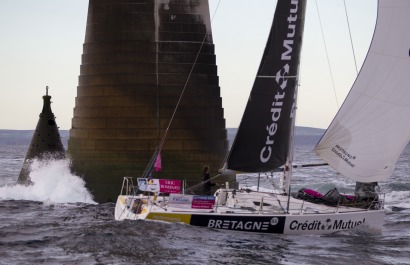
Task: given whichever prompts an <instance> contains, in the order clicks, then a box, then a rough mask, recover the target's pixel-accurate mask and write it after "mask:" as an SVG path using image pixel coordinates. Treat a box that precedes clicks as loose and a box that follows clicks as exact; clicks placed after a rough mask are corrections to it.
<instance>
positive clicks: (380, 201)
mask: <svg viewBox="0 0 410 265" xmlns="http://www.w3.org/2000/svg"><path fill="white" fill-rule="evenodd" d="M385 196H386V194H385V193H380V192H378V193H377V196H376V197H374V198H369V199H368V200H362V201H353V202H349V203H346V202H344V201H343V200H341V198H339V200H338V202H337V204H335V205H329V206H333V207H334V209H332V208H328V209H327V210H329V209H332V210H330V211H329V212H334V213H338V212H343V211H346V210H349V211H350V210H351V208H360V209H367V210H381V209H384V203H385ZM305 202H306V201H305V200H302V203H301V204H299V203H297V206H296V205H293V206H294V207H292V204H294V203H292V202H290V208H289V212H292V213H294V214H305V213H312V212H313V213H324V212H325V211H326V212H328V211H327V210H323V209H320V208H319V207H318V208H314V207H312V206H307V205H306V204H305ZM313 204H317V205H326V204H325V203H318V202H316V203H313ZM295 206H296V207H295Z"/></svg>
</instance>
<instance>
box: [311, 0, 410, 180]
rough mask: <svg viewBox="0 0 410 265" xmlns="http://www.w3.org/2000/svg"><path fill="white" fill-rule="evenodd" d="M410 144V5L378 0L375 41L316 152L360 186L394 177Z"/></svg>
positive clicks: (407, 2)
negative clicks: (404, 150)
mask: <svg viewBox="0 0 410 265" xmlns="http://www.w3.org/2000/svg"><path fill="white" fill-rule="evenodd" d="M409 140H410V1H408V0H380V1H379V5H378V16H377V22H376V29H375V32H374V36H373V40H372V43H371V46H370V49H369V52H368V54H367V57H366V60H365V62H364V64H363V67H362V69H361V71H360V74H359V76H358V77H357V79H356V81H355V83H354V85H353V87H352V89H351V91H350V93H349V95H348V96H347V98H346V100H345V102H344V103H343V106H342V108H341V109H340V110H339V112H338V114H337V115H336V117H335V119H334V120H333V122H332V123H331V125H330V126H329V128H328V130H327V131H326V133H325V135H324V136H323V138H322V139H321V141H320V142H319V143H318V145H317V146H316V148H315V151H316V153H317V154H318V155H319V156H320V157H321V158H322V159H323V160H325V161H326V162H328V163H329V164H330V165H331V166H332V167H333V168H334V169H335V170H337V171H338V172H340V173H341V174H342V175H344V176H346V177H348V178H351V179H353V180H356V181H360V182H375V181H383V180H386V179H388V178H389V177H390V175H391V174H392V173H393V170H394V166H395V164H396V161H397V159H398V158H399V156H400V154H401V152H402V150H403V149H404V147H405V146H406V145H407V144H408V142H409Z"/></svg>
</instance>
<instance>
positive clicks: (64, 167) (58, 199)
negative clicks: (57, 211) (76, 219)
mask: <svg viewBox="0 0 410 265" xmlns="http://www.w3.org/2000/svg"><path fill="white" fill-rule="evenodd" d="M30 179H31V181H32V182H33V185H27V186H25V185H18V184H16V185H8V186H3V187H0V200H29V201H40V202H46V203H78V202H80V203H89V204H96V202H95V201H94V200H93V197H92V195H91V194H90V192H89V191H88V190H87V189H86V187H85V182H84V180H83V179H81V178H80V177H78V176H75V175H73V174H72V173H71V172H70V160H68V159H59V160H58V159H43V160H40V159H34V160H33V161H32V162H31V165H30Z"/></svg>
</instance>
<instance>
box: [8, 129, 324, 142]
mask: <svg viewBox="0 0 410 265" xmlns="http://www.w3.org/2000/svg"><path fill="white" fill-rule="evenodd" d="M59 131H60V136H61V141H62V142H63V145H64V146H65V147H67V142H68V138H69V137H70V135H69V134H70V131H69V130H59ZM236 131H237V128H227V135H228V140H229V142H230V143H232V141H233V139H234V137H235V134H236ZM324 131H325V130H324V129H317V128H311V127H302V126H296V130H295V139H296V142H295V144H296V145H315V144H316V143H317V142H318V141H319V140H320V137H322V135H323V133H324ZM33 133H34V130H8V129H0V145H29V144H30V142H31V139H32V137H33Z"/></svg>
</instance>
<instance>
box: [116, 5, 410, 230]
mask: <svg viewBox="0 0 410 265" xmlns="http://www.w3.org/2000/svg"><path fill="white" fill-rule="evenodd" d="M305 10H306V0H291V1H288V0H279V1H278V2H277V6H276V11H275V16H274V19H273V23H272V27H271V31H270V34H269V37H268V40H267V44H266V48H265V51H264V53H263V57H262V60H261V63H260V67H259V70H258V72H257V76H256V79H255V82H254V85H253V87H252V90H251V94H250V97H249V100H248V102H247V106H246V108H245V111H244V115H243V118H242V121H241V124H240V126H239V128H238V132H237V135H236V137H235V140H234V143H233V145H232V148H231V150H230V153H229V155H228V157H227V159H226V161H225V163H224V164H225V167H224V168H225V169H226V170H231V171H235V172H248V173H255V172H272V171H276V170H278V169H282V170H283V179H282V184H283V185H282V189H281V190H280V191H279V192H275V193H274V192H262V191H253V190H249V189H236V188H230V187H229V184H227V185H226V186H225V187H224V188H219V189H218V190H217V191H216V193H215V194H214V195H213V196H201V195H190V194H187V193H186V192H185V190H184V189H183V185H182V184H181V181H179V180H161V179H149V178H140V179H138V182H137V185H134V183H133V180H132V179H131V178H125V179H124V184H123V190H122V194H120V195H119V197H118V200H117V203H116V207H115V219H116V220H123V219H132V220H136V219H147V220H160V221H165V222H181V223H186V224H189V225H194V226H203V227H208V228H213V229H221V230H235V231H242V232H258V233H274V234H328V233H334V232H338V231H344V230H351V229H362V228H364V229H369V230H371V231H381V230H382V227H383V223H384V217H385V209H384V197H383V194H379V193H377V192H376V190H375V186H376V184H377V182H379V181H386V180H387V179H389V177H390V175H391V174H392V173H393V170H394V166H395V163H396V161H397V159H398V157H399V156H400V154H401V152H402V150H403V149H404V147H405V146H406V145H407V144H408V142H409V140H410V121H409V120H408V119H409V118H408V117H410V100H409V98H410V89H409V86H410V57H409V56H410V51H409V49H410V27H409V25H410V17H409V16H408V14H409V13H410V1H402V0H379V2H378V16H377V23H376V27H375V32H374V36H373V40H372V43H371V45H370V49H369V51H368V54H367V57H366V59H365V62H364V64H363V66H362V69H361V71H360V73H359V75H358V77H357V79H356V81H355V83H354V85H353V87H352V88H351V91H350V93H349V94H348V96H347V98H346V100H345V102H344V103H343V105H342V107H341V109H340V110H339V112H338V113H337V115H336V116H335V118H334V120H333V121H332V123H331V124H330V126H329V128H328V129H327V130H326V132H325V134H324V135H323V137H322V138H321V140H320V141H319V143H318V144H317V145H316V147H315V152H316V153H317V155H319V156H320V157H321V158H322V159H323V160H324V161H325V162H326V163H328V164H329V165H330V166H331V167H332V168H333V169H335V170H336V171H337V172H339V173H340V174H341V175H342V176H344V177H347V178H350V179H352V180H354V181H356V182H357V184H356V188H357V189H356V193H355V195H343V194H340V193H339V192H338V191H337V190H336V189H333V190H331V191H329V192H328V193H326V194H324V195H322V194H320V193H318V192H317V191H314V190H311V189H300V190H299V191H298V192H296V193H293V194H292V192H291V175H292V169H293V164H292V161H293V134H294V127H295V115H296V103H297V102H296V101H297V92H298V91H297V88H298V75H299V62H300V52H301V46H302V36H303V28H304V18H305ZM338 177H340V175H339V176H338ZM136 190H139V191H140V192H139V193H138V192H136Z"/></svg>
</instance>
